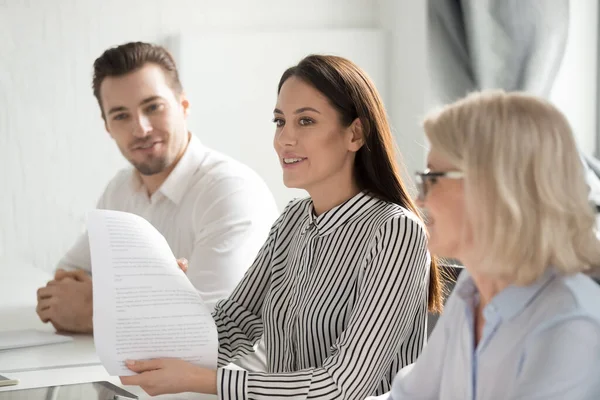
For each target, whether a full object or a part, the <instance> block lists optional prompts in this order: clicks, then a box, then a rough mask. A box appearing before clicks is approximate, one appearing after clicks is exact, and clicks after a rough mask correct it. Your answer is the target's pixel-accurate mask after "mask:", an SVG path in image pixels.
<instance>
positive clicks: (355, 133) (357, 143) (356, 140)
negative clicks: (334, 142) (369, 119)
mask: <svg viewBox="0 0 600 400" xmlns="http://www.w3.org/2000/svg"><path fill="white" fill-rule="evenodd" d="M348 129H349V130H350V142H349V143H348V150H349V151H352V152H357V151H358V150H360V148H361V147H363V145H364V144H365V136H364V129H363V125H362V122H360V118H356V119H355V120H354V121H352V123H351V124H350V126H349V127H348Z"/></svg>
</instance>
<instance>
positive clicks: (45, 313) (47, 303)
mask: <svg viewBox="0 0 600 400" xmlns="http://www.w3.org/2000/svg"><path fill="white" fill-rule="evenodd" d="M51 302H52V299H45V300H42V301H40V302H39V303H38V305H37V307H36V308H35V312H36V313H37V315H38V316H39V317H40V319H41V320H42V322H43V323H46V322H48V321H50V319H51V318H52V316H53V312H52V309H51V305H52V304H51Z"/></svg>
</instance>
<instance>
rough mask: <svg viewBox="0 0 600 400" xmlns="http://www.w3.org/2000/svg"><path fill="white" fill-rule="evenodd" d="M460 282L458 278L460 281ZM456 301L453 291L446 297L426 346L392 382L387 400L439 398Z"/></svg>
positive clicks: (435, 399) (428, 399) (427, 399)
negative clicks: (442, 309) (415, 359)
mask: <svg viewBox="0 0 600 400" xmlns="http://www.w3.org/2000/svg"><path fill="white" fill-rule="evenodd" d="M461 278H462V277H459V280H460V279H461ZM457 285H458V283H457ZM455 298H456V290H454V291H453V292H452V293H451V294H450V297H448V300H447V301H446V304H445V306H444V312H443V313H442V315H441V316H440V318H439V319H438V321H437V323H436V324H435V327H434V328H433V332H431V335H430V336H429V338H428V340H427V345H426V346H425V348H424V349H423V352H422V353H421V355H420V356H419V358H418V359H417V361H415V362H414V363H413V364H411V365H409V366H407V367H404V368H403V369H402V370H400V371H399V372H398V374H397V375H396V377H395V378H394V382H393V384H392V390H391V392H390V393H389V395H390V397H389V400H437V399H439V398H440V383H441V380H442V368H443V366H444V361H443V360H445V358H446V348H447V347H448V346H449V343H448V337H449V331H450V329H452V323H453V321H456V313H457V310H458V308H457V304H456V299H455ZM448 321H449V322H448ZM375 399H376V398H375ZM368 400H372V399H368ZM373 400H374V399H373Z"/></svg>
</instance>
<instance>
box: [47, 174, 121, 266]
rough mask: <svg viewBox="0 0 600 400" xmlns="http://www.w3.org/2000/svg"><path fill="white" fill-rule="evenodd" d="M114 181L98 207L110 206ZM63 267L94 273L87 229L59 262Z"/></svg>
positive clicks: (106, 190) (97, 203)
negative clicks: (110, 195) (110, 193)
mask: <svg viewBox="0 0 600 400" xmlns="http://www.w3.org/2000/svg"><path fill="white" fill-rule="evenodd" d="M112 185H113V182H112V181H111V182H110V183H109V184H108V186H107V187H106V189H105V190H104V192H103V193H102V195H101V196H100V198H99V199H98V201H97V202H96V208H97V209H104V208H108V201H107V198H108V197H109V192H110V190H111V187H112ZM59 268H62V269H64V270H67V271H74V270H77V269H82V270H84V271H87V272H88V273H90V274H91V273H92V256H91V253H90V242H89V236H88V233H87V230H85V231H84V232H83V233H81V234H80V235H79V237H78V238H77V240H75V243H74V244H73V246H71V248H70V249H69V250H67V252H66V253H65V254H64V255H63V257H62V258H61V259H60V261H59V262H58V265H57V266H56V269H59Z"/></svg>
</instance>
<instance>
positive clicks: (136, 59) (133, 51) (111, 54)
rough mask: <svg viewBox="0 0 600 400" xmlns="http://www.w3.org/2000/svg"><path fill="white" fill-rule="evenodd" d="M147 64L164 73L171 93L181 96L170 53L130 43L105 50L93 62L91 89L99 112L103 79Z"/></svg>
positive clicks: (132, 70)
mask: <svg viewBox="0 0 600 400" xmlns="http://www.w3.org/2000/svg"><path fill="white" fill-rule="evenodd" d="M148 63H152V64H156V65H158V66H160V67H161V68H162V69H163V71H164V72H165V74H166V76H167V78H168V81H169V83H170V85H171V88H172V89H173V91H174V92H175V93H176V94H181V92H182V91H183V87H182V86H181V81H180V80H179V73H178V72H177V66H176V64H175V59H174V58H173V56H172V55H171V53H170V52H169V51H168V50H167V49H165V48H164V47H162V46H158V45H155V44H151V43H144V42H130V43H125V44H122V45H120V46H116V47H112V48H110V49H108V50H106V51H105V52H104V53H102V55H101V56H100V57H98V58H97V59H96V61H94V78H93V79H92V89H93V90H94V96H95V97H96V100H98V104H99V105H100V110H102V101H101V100H100V85H102V82H103V81H104V79H105V78H107V77H109V76H122V75H126V74H128V73H130V72H134V71H136V70H138V69H140V68H142V67H143V66H144V65H146V64H148ZM102 117H104V110H102Z"/></svg>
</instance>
